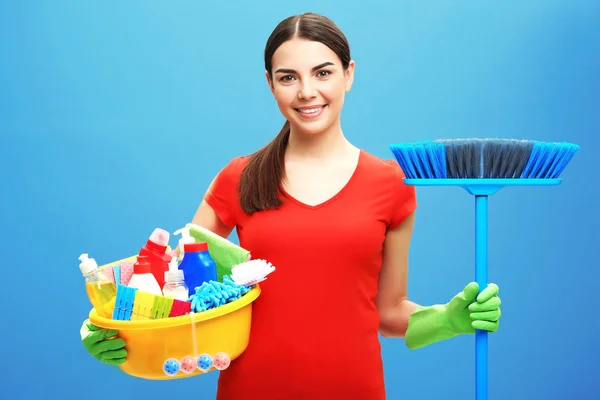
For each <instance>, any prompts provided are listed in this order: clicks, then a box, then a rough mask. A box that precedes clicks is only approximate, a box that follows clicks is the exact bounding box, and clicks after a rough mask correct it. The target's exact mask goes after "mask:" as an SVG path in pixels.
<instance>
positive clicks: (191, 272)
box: [179, 242, 217, 296]
mask: <svg viewBox="0 0 600 400" xmlns="http://www.w3.org/2000/svg"><path fill="white" fill-rule="evenodd" d="M179 269H180V270H182V271H183V274H184V278H185V284H186V285H187V287H188V295H189V296H191V295H192V294H194V293H195V291H196V288H197V287H199V286H200V285H202V284H203V283H204V282H209V281H216V280H217V265H216V264H215V261H214V260H213V259H212V257H211V256H210V253H209V252H208V243H206V242H200V243H188V244H186V245H185V256H184V257H183V260H181V264H179Z"/></svg>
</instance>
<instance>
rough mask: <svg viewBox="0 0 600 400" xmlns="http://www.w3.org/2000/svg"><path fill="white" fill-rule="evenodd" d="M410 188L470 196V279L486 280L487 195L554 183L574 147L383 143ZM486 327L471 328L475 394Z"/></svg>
mask: <svg viewBox="0 0 600 400" xmlns="http://www.w3.org/2000/svg"><path fill="white" fill-rule="evenodd" d="M389 148H390V150H391V151H392V153H393V154H394V157H395V158H396V160H397V162H398V164H400V167H401V168H402V170H403V171H404V174H405V179H404V182H405V183H406V184H407V185H413V186H458V187H462V188H464V189H466V190H467V192H469V193H470V194H471V195H473V196H475V280H476V282H477V283H478V284H479V288H480V290H483V289H485V288H486V287H487V284H488V275H487V273H488V265H487V263H488V243H487V241H488V232H487V231H488V220H487V218H488V197H489V196H491V195H493V194H494V193H496V192H497V191H498V190H500V189H502V188H503V187H505V186H550V185H559V184H560V182H561V180H562V179H561V178H559V177H560V175H561V173H562V172H563V170H564V169H565V168H566V166H567V164H568V163H569V162H570V161H571V159H572V158H573V156H574V155H575V153H576V152H577V151H578V150H579V146H578V145H576V144H572V143H566V142H560V143H550V142H538V141H533V140H517V139H491V138H490V139H440V140H431V141H420V142H413V143H400V144H392V145H390V146H389ZM487 379H488V337H487V331H481V330H477V331H476V332H475V394H476V399H477V400H487V395H488V381H487Z"/></svg>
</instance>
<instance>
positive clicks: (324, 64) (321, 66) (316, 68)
mask: <svg viewBox="0 0 600 400" xmlns="http://www.w3.org/2000/svg"><path fill="white" fill-rule="evenodd" d="M328 65H334V64H333V63H332V62H329V61H327V62H324V63H323V64H319V65H317V66H316V67H313V68H312V72H315V71H317V70H319V69H321V68H323V67H326V66H328ZM278 72H282V73H284V74H295V73H296V71H294V70H293V69H287V68H279V69H278V70H277V71H275V73H278Z"/></svg>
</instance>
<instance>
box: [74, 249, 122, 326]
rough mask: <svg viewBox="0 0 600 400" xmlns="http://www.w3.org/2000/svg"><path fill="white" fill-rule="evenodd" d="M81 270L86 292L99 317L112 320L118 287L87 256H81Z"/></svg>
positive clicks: (94, 261)
mask: <svg viewBox="0 0 600 400" xmlns="http://www.w3.org/2000/svg"><path fill="white" fill-rule="evenodd" d="M79 261H81V263H80V264H79V269H80V270H81V273H82V274H83V276H84V277H85V290H86V292H87V296H88V299H89V300H90V303H92V306H93V307H94V308H95V309H96V312H97V313H98V315H100V316H101V317H104V318H110V317H111V316H112V314H113V309H114V306H115V302H116V297H117V286H116V285H115V283H114V282H112V281H111V280H110V279H108V278H107V277H106V275H104V273H102V271H101V270H100V268H99V267H98V264H97V263H96V260H94V259H93V258H90V257H89V256H88V255H87V254H82V255H80V256H79Z"/></svg>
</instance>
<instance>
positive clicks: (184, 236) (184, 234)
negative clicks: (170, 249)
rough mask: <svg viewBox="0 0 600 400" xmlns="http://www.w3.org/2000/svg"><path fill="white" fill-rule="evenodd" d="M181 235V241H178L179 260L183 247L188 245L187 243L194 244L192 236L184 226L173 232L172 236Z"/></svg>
mask: <svg viewBox="0 0 600 400" xmlns="http://www.w3.org/2000/svg"><path fill="white" fill-rule="evenodd" d="M179 234H181V239H179V242H178V243H179V244H178V246H179V254H180V256H179V258H181V257H183V250H184V245H186V244H188V243H195V242H196V240H195V239H194V238H193V237H192V235H191V234H190V228H189V227H187V226H185V227H183V228H181V229H177V230H176V231H175V232H173V235H179Z"/></svg>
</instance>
